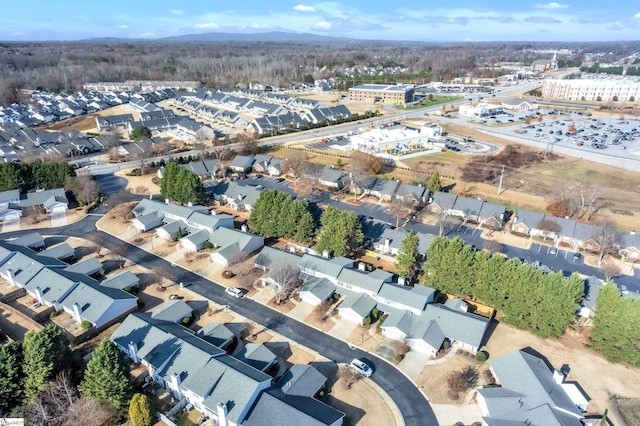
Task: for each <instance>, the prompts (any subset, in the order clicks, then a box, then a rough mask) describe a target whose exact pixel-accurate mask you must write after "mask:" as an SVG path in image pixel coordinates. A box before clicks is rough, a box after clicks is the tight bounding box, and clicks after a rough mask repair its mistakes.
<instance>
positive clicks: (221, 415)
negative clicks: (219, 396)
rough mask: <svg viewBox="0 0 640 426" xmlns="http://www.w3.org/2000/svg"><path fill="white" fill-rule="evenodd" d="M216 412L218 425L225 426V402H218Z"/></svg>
mask: <svg viewBox="0 0 640 426" xmlns="http://www.w3.org/2000/svg"><path fill="white" fill-rule="evenodd" d="M216 414H217V415H218V426H227V404H225V403H224V402H219V403H218V406H217V407H216Z"/></svg>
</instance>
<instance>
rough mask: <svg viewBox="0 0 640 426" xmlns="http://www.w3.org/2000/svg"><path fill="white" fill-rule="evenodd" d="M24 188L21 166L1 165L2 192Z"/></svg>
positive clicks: (0, 180) (0, 189)
mask: <svg viewBox="0 0 640 426" xmlns="http://www.w3.org/2000/svg"><path fill="white" fill-rule="evenodd" d="M21 188H22V174H21V173H20V166H18V165H17V164H15V163H11V162H9V163H0V192H1V191H10V190H12V189H21Z"/></svg>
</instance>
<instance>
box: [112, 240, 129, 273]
mask: <svg viewBox="0 0 640 426" xmlns="http://www.w3.org/2000/svg"><path fill="white" fill-rule="evenodd" d="M128 251H129V245H128V244H119V245H117V246H115V247H114V248H113V249H112V250H111V254H112V255H113V260H115V261H116V263H117V264H118V266H119V267H120V268H124V265H125V263H126V261H127V257H126V256H127V252H128Z"/></svg>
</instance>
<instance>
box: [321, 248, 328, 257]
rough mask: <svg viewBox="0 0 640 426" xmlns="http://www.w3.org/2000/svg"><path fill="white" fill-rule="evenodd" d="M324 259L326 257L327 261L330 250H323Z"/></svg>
mask: <svg viewBox="0 0 640 426" xmlns="http://www.w3.org/2000/svg"><path fill="white" fill-rule="evenodd" d="M322 257H324V258H325V259H328V258H329V250H323V251H322Z"/></svg>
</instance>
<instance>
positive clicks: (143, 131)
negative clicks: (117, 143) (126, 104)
mask: <svg viewBox="0 0 640 426" xmlns="http://www.w3.org/2000/svg"><path fill="white" fill-rule="evenodd" d="M150 137H151V130H149V128H148V127H145V126H138V127H135V128H134V129H133V130H132V131H131V139H133V140H134V141H139V140H143V139H147V138H150Z"/></svg>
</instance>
